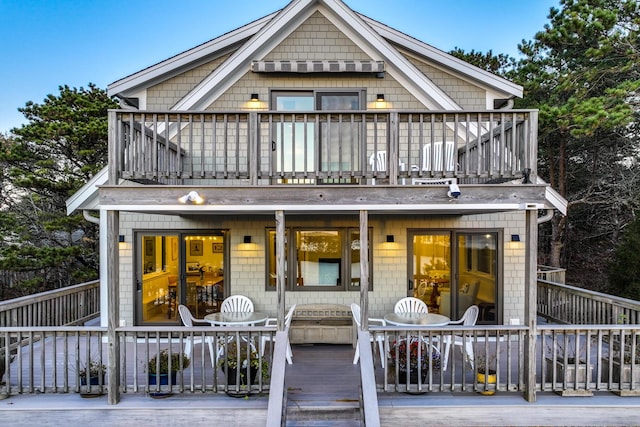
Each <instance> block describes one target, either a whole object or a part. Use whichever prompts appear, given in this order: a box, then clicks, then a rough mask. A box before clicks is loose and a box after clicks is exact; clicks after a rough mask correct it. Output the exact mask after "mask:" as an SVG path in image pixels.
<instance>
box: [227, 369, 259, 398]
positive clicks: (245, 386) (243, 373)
mask: <svg viewBox="0 0 640 427" xmlns="http://www.w3.org/2000/svg"><path fill="white" fill-rule="evenodd" d="M222 372H226V375H227V394H228V395H229V396H232V397H244V396H247V395H248V394H249V393H250V392H251V384H255V383H256V376H257V375H258V368H253V367H252V368H250V369H249V378H247V370H246V369H241V370H240V384H239V385H238V384H237V381H238V368H225V366H224V365H223V366H222Z"/></svg>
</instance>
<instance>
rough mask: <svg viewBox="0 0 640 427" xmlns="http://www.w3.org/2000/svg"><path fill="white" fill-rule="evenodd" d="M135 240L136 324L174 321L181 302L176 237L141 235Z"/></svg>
mask: <svg viewBox="0 0 640 427" xmlns="http://www.w3.org/2000/svg"><path fill="white" fill-rule="evenodd" d="M138 241H139V242H140V250H139V254H140V256H139V265H140V268H139V271H138V279H137V283H138V289H137V299H138V304H139V307H140V310H139V313H140V315H139V317H138V319H139V322H140V321H141V322H142V323H167V322H172V321H175V320H176V317H177V316H176V313H177V301H179V300H180V287H179V286H178V277H179V261H178V260H179V256H178V255H179V254H178V236H177V235H170V234H168V235H153V234H143V235H141V236H140V237H139V240H138Z"/></svg>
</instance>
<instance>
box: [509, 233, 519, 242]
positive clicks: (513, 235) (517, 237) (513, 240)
mask: <svg viewBox="0 0 640 427" xmlns="http://www.w3.org/2000/svg"><path fill="white" fill-rule="evenodd" d="M511 241H512V242H519V241H520V235H519V234H512V235H511Z"/></svg>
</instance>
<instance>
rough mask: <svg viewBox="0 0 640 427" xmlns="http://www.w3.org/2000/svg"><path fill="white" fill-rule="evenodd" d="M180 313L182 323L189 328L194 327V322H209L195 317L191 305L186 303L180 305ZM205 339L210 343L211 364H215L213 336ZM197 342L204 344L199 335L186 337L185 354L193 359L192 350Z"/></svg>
mask: <svg viewBox="0 0 640 427" xmlns="http://www.w3.org/2000/svg"><path fill="white" fill-rule="evenodd" d="M178 313H180V319H181V320H182V323H183V324H184V326H186V327H188V328H192V327H193V326H194V323H202V324H207V325H208V324H209V323H208V322H207V321H206V320H204V319H197V318H195V317H193V315H192V314H191V310H189V307H187V306H186V305H182V304H180V305H179V306H178ZM204 340H205V341H206V343H207V344H208V345H209V356H210V358H211V366H215V360H214V358H213V353H214V352H213V337H205V338H204ZM195 344H202V337H197V336H193V335H190V336H188V337H187V339H186V344H185V347H184V355H185V356H187V357H188V358H189V359H191V352H192V351H193V346H194V345H195Z"/></svg>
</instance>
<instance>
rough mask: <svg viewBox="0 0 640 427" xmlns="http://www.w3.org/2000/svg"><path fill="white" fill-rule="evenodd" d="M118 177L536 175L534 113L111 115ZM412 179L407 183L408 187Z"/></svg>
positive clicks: (356, 179) (259, 181) (263, 180)
mask: <svg viewBox="0 0 640 427" xmlns="http://www.w3.org/2000/svg"><path fill="white" fill-rule="evenodd" d="M109 120H110V126H111V129H112V132H111V140H110V141H109V148H110V150H115V156H113V158H114V159H117V161H116V163H117V164H115V165H112V167H115V168H116V171H117V174H118V176H119V177H120V178H124V179H128V180H133V181H138V182H142V183H166V184H174V185H192V184H194V183H198V184H205V185H228V184H229V181H230V180H236V181H238V183H234V185H265V184H281V183H316V184H322V183H327V184H336V183H373V182H374V181H372V180H377V181H375V182H376V184H379V183H380V180H381V179H382V180H388V181H385V182H388V183H390V184H398V183H403V184H406V183H410V182H411V180H412V179H414V178H443V177H454V178H456V179H459V180H460V182H470V183H475V182H488V181H490V180H494V179H498V180H509V179H515V178H520V177H522V176H523V171H525V170H533V171H535V170H536V162H537V158H536V152H537V129H536V125H535V123H537V112H536V111H531V110H510V111H504V112H502V111H501V112H497V111H473V112H472V111H469V112H459V111H446V112H388V111H379V112H372V111H332V112H328V111H322V112H319V111H309V112H262V111H261V112H247V111H241V112H209V111H199V112H153V111H145V112H131V111H122V110H118V111H112V112H111V113H110V119H109ZM407 180H409V182H407Z"/></svg>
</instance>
